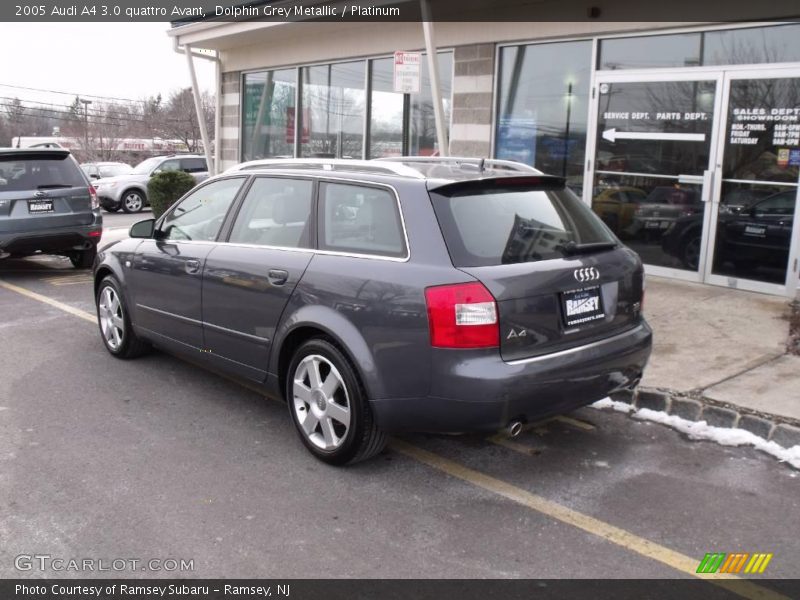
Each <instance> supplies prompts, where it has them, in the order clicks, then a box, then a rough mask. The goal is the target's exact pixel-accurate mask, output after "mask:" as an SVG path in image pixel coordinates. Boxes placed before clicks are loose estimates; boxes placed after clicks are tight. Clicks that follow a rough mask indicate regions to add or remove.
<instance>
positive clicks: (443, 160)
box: [373, 156, 541, 175]
mask: <svg viewBox="0 0 800 600" xmlns="http://www.w3.org/2000/svg"><path fill="white" fill-rule="evenodd" d="M373 160H374V161H376V162H387V163H388V162H395V163H400V164H426V165H432V166H433V165H442V166H448V165H449V166H453V167H456V168H460V167H462V166H464V165H469V166H473V167H475V168H476V170H477V171H478V172H479V173H483V172H484V171H485V170H486V169H495V170H499V171H519V172H522V173H532V174H533V173H536V174H539V175H541V171H539V170H538V169H535V168H533V167H531V166H530V165H526V164H525V163H520V162H515V161H513V160H502V159H497V158H471V157H465V156H397V157H386V158H376V159H373Z"/></svg>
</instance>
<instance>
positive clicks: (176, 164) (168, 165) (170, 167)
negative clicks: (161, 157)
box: [158, 160, 181, 171]
mask: <svg viewBox="0 0 800 600" xmlns="http://www.w3.org/2000/svg"><path fill="white" fill-rule="evenodd" d="M158 168H159V169H160V170H162V171H180V169H181V161H179V160H165V161H164V162H163V163H161V164H160V165H159V167H158Z"/></svg>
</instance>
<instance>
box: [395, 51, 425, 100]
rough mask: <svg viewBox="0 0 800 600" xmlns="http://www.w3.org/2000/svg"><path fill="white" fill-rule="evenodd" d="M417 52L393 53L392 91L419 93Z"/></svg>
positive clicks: (418, 57) (418, 56)
mask: <svg viewBox="0 0 800 600" xmlns="http://www.w3.org/2000/svg"><path fill="white" fill-rule="evenodd" d="M421 60H422V54H420V53H419V52H403V51H402V50H398V51H397V52H395V53H394V91H395V92H397V93H399V94H419V86H420V64H421Z"/></svg>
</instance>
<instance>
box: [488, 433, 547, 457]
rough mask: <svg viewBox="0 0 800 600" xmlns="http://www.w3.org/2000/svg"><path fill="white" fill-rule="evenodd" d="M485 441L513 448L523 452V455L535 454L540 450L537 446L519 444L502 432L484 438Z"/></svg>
mask: <svg viewBox="0 0 800 600" xmlns="http://www.w3.org/2000/svg"><path fill="white" fill-rule="evenodd" d="M486 441H487V442H491V443H492V444H496V445H498V446H502V447H503V448H508V449H509V450H513V451H514V452H519V453H520V454H524V455H525V456H536V455H537V454H541V452H542V451H541V450H539V449H538V448H533V447H531V446H526V445H525V444H520V443H519V442H515V441H513V440H511V439H509V437H508V436H507V435H505V434H504V433H496V434H494V435H492V436H489V437H488V438H486Z"/></svg>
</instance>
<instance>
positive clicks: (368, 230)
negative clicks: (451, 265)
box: [319, 183, 406, 258]
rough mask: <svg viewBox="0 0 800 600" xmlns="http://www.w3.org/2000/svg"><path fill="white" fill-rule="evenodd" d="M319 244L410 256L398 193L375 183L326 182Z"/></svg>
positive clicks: (351, 250) (394, 255) (321, 192)
mask: <svg viewBox="0 0 800 600" xmlns="http://www.w3.org/2000/svg"><path fill="white" fill-rule="evenodd" d="M319 211H320V233H319V247H320V249H322V250H334V251H337V252H351V253H353V254H374V255H378V256H389V257H395V258H401V257H404V256H406V245H405V239H404V236H403V226H402V223H401V220H400V212H399V209H398V206H397V199H396V198H395V196H394V194H392V193H391V192H389V191H387V190H385V189H379V188H374V187H366V186H359V185H348V184H340V183H323V184H322V185H321V189H320V207H319Z"/></svg>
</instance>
